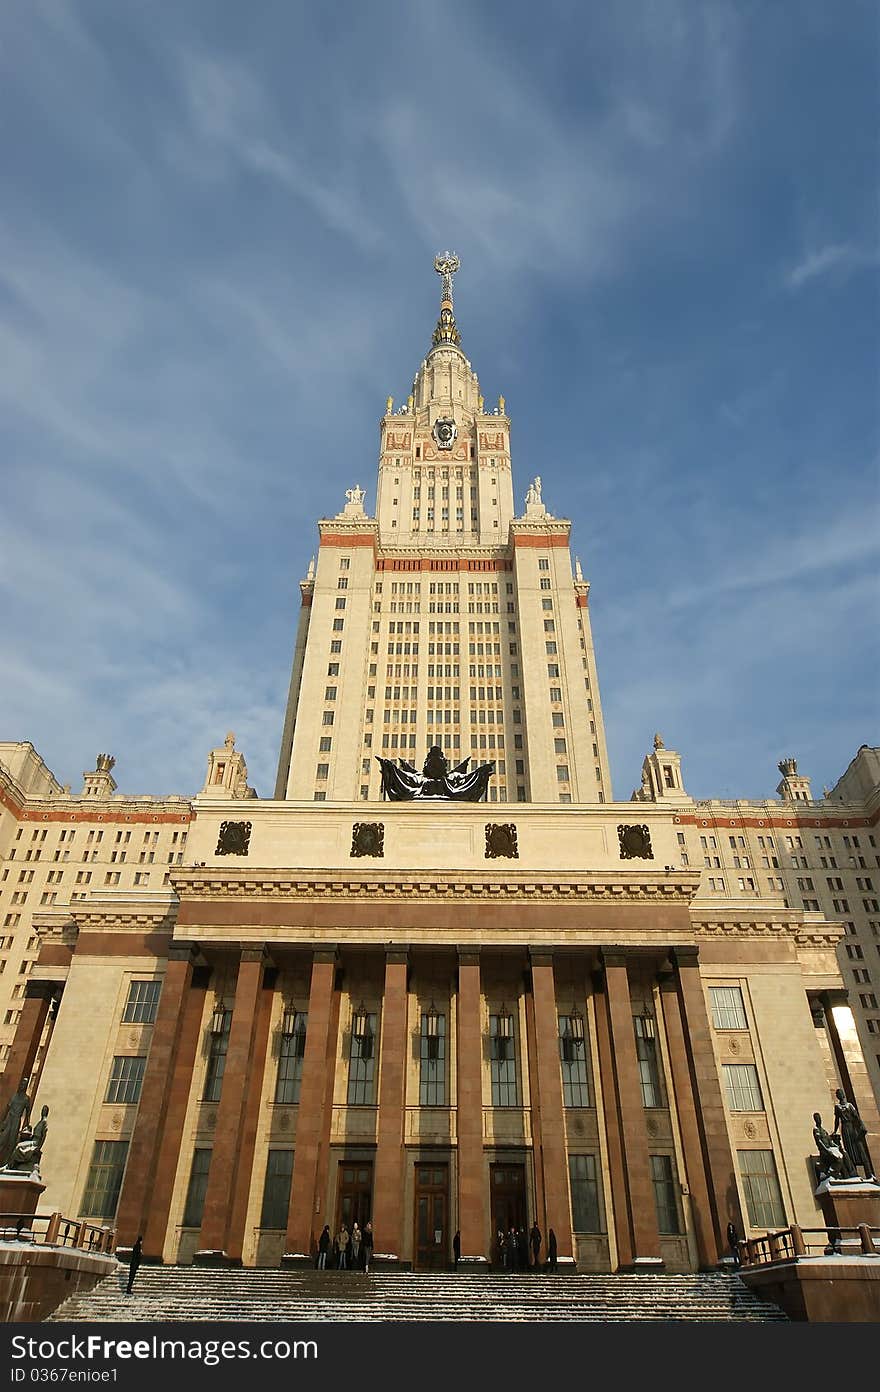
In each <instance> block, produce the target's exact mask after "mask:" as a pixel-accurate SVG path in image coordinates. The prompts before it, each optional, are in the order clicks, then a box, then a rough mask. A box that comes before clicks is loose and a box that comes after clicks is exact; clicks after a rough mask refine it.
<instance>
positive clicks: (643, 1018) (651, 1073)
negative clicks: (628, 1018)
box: [633, 1015, 663, 1107]
mask: <svg viewBox="0 0 880 1392" xmlns="http://www.w3.org/2000/svg"><path fill="white" fill-rule="evenodd" d="M633 1025H634V1027H635V1034H636V1056H637V1058H638V1061H639V1082H640V1084H641V1088H642V1106H643V1107H662V1106H663V1093H662V1090H661V1088H660V1070H659V1068H658V1066H657V1036H656V1032H655V1029H654V1021H653V1019H652V1018H651V1016H650V1015H634V1016H633Z"/></svg>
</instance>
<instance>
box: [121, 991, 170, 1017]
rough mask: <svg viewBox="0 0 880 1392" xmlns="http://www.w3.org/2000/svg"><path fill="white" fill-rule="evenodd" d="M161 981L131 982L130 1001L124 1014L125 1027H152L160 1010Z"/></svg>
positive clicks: (126, 1003) (127, 1002)
mask: <svg viewBox="0 0 880 1392" xmlns="http://www.w3.org/2000/svg"><path fill="white" fill-rule="evenodd" d="M161 992H162V982H161V981H130V982H129V984H128V1000H127V1001H126V1002H125V1009H124V1011H123V1012H122V1023H123V1024H124V1025H152V1024H153V1022H154V1021H155V1019H156V1011H157V1010H158V1008H159V996H160V994H161Z"/></svg>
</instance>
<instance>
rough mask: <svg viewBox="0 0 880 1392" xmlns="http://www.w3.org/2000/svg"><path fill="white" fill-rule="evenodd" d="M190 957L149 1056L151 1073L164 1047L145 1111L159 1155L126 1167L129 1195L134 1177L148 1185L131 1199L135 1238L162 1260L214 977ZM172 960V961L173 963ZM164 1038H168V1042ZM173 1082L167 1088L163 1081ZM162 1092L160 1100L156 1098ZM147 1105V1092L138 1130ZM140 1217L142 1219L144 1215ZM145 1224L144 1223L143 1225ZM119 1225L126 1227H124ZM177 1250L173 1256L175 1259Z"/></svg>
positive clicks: (162, 1010) (176, 977) (175, 981)
mask: <svg viewBox="0 0 880 1392" xmlns="http://www.w3.org/2000/svg"><path fill="white" fill-rule="evenodd" d="M186 961H187V956H186V955H182V956H181V958H180V959H179V962H180V965H179V966H178V967H176V968H175V971H174V974H173V976H172V978H171V980H170V981H169V982H167V986H168V989H169V994H168V998H167V1000H165V1001H164V1004H163V997H164V990H165V988H164V987H163V997H160V999H159V1011H158V1014H157V1016H156V1024H155V1025H154V1027H153V1028H154V1035H155V1030H156V1029H157V1028H158V1026H159V1022H160V1020H162V1021H163V1025H162V1029H161V1031H160V1034H159V1037H158V1038H155V1037H154V1040H153V1045H152V1048H151V1051H150V1058H149V1059H148V1060H147V1073H149V1071H150V1062H151V1059H152V1050H153V1049H154V1048H155V1047H156V1045H157V1044H158V1045H159V1054H158V1055H157V1060H156V1073H157V1077H156V1083H155V1088H153V1087H151V1095H152V1097H153V1099H154V1100H153V1102H152V1103H151V1104H149V1105H148V1109H147V1111H146V1113H144V1126H145V1130H146V1133H147V1134H146V1136H145V1143H146V1144H148V1143H149V1140H150V1136H151V1134H152V1132H151V1130H150V1127H151V1122H150V1118H151V1116H152V1117H154V1118H156V1131H155V1146H156V1149H155V1153H154V1155H153V1160H152V1164H151V1170H150V1172H149V1173H144V1172H142V1171H139V1170H136V1169H135V1167H134V1166H133V1165H132V1163H131V1160H130V1159H129V1164H128V1167H127V1169H126V1174H125V1183H124V1185H123V1198H124V1197H125V1191H126V1187H127V1186H128V1183H129V1175H131V1183H132V1185H133V1186H138V1185H139V1183H140V1181H139V1179H138V1174H139V1173H140V1174H141V1177H142V1180H143V1187H142V1189H141V1190H140V1191H139V1190H138V1189H137V1188H135V1189H134V1190H133V1192H132V1195H131V1197H130V1199H129V1200H128V1202H129V1204H130V1207H129V1209H128V1212H129V1215H130V1216H129V1218H128V1219H127V1221H128V1224H129V1231H130V1232H131V1233H133V1234H134V1236H133V1237H132V1238H131V1241H132V1242H133V1241H134V1237H136V1236H137V1234H138V1233H139V1232H142V1233H143V1234H144V1247H143V1251H144V1256H146V1257H153V1258H155V1259H156V1260H161V1259H162V1256H163V1252H164V1250H165V1247H166V1244H167V1242H168V1217H169V1214H170V1212H171V1201H172V1198H173V1196H174V1184H175V1178H176V1175H177V1170H178V1165H179V1163H180V1147H181V1141H182V1138H183V1127H184V1123H185V1121H186V1112H187V1107H188V1105H189V1099H190V1094H191V1092H192V1089H193V1073H194V1071H195V1065H196V1058H197V1056H198V1050H199V1041H200V1040H201V1038H202V1028H203V1021H204V1018H205V997H206V995H207V992H208V982H209V980H210V976H211V973H210V970H209V968H208V967H194V968H192V970H191V972H190V971H184V970H183V968H184V966H185V965H186ZM170 965H171V963H169V967H170ZM181 977H184V978H185V981H188V982H189V986H188V988H187V986H186V984H185V982H184V984H183V985H180V978H181ZM175 995H178V996H179V1002H180V1003H179V1005H178V1007H177V1012H176V1014H175V1006H174V996H175ZM175 1020H179V1023H178V1024H177V1032H176V1036H174V1037H173V1040H172V1043H170V1044H169V1043H168V1042H167V1036H168V1035H169V1034H170V1033H172V1024H173V1023H174V1021H175ZM163 1039H165V1040H166V1042H165V1043H163ZM166 1050H167V1051H168V1062H167V1064H166V1067H165V1069H164V1070H163V1067H162V1064H161V1056H162V1054H163V1053H164V1052H165V1051H166ZM163 1077H164V1078H166V1079H167V1080H168V1086H167V1088H166V1087H165V1085H164V1084H163V1082H162V1079H163ZM157 1095H158V1099H159V1100H158V1103H157V1102H156V1100H155V1099H156V1097H157ZM143 1106H144V1098H143V1093H142V1094H141V1107H140V1109H139V1111H138V1122H136V1123H135V1129H136V1130H137V1127H138V1123H139V1121H140V1115H141V1111H142V1109H143ZM138 1215H140V1217H139V1216H138ZM140 1225H142V1226H140ZM117 1229H118V1231H121V1228H120V1227H119V1225H118V1221H117ZM174 1256H176V1253H173V1254H172V1260H173V1259H174Z"/></svg>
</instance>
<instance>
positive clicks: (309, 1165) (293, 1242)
mask: <svg viewBox="0 0 880 1392" xmlns="http://www.w3.org/2000/svg"><path fill="white" fill-rule="evenodd" d="M336 962H337V957H336V949H335V948H329V949H327V950H326V951H320V952H316V953H315V955H314V958H313V961H312V983H311V988H310V991H309V1024H308V1031H307V1033H306V1052H305V1057H304V1058H303V1071H302V1079H301V1082H300V1089H299V1106H298V1108H297V1121H296V1138H295V1149H294V1155H293V1178H292V1180H291V1185H290V1209H289V1211H288V1216H287V1238H286V1241H285V1251H286V1252H287V1253H291V1254H294V1255H300V1256H310V1255H311V1252H312V1248H313V1246H314V1239H315V1224H316V1216H320V1218H321V1221H320V1224H319V1225H318V1226H319V1227H323V1226H324V1221H325V1220H324V1217H323V1205H324V1186H325V1184H326V1164H327V1153H328V1151H329V1146H330V1122H331V1119H332V1114H333V1080H334V1078H335V1076H336V1070H335V1067H334V1064H335V1054H336V1040H337V1034H338V1028H339V992H338V991H337V990H336V981H335V978H336ZM322 1171H323V1173H324V1176H325V1178H324V1180H323V1182H322V1181H321V1172H322Z"/></svg>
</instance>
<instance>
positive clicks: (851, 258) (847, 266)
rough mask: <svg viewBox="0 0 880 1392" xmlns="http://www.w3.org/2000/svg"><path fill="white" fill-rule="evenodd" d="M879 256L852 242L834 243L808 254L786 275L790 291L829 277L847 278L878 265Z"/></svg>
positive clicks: (786, 282)
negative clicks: (864, 268) (861, 269)
mask: <svg viewBox="0 0 880 1392" xmlns="http://www.w3.org/2000/svg"><path fill="white" fill-rule="evenodd" d="M877 261H878V256H877V254H876V253H874V254H872V253H870V252H867V251H865V250H864V249H863V248H861V247H858V246H854V245H853V243H852V242H834V243H830V244H829V245H828V246H823V247H820V248H818V249H817V250H814V251H810V252H807V253H806V255H804V256H803V257H802V258H801V260H800V261H799V262H798V263H797V265H796V266H792V267H791V268H790V270H788V271H787V272H786V273H785V284H786V287H787V288H788V289H789V290H801V289H802V288H803V287H804V286H805V285H808V284H809V282H810V281H812V280H818V279H820V278H822V277H825V276H829V275H832V274H834V275H836V276H838V277H842V276H846V275H848V274H850V273H851V272H852V271H856V270H859V269H860V268H861V267H863V266H869V265H876V263H877Z"/></svg>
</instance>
